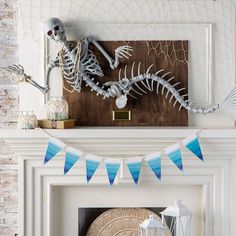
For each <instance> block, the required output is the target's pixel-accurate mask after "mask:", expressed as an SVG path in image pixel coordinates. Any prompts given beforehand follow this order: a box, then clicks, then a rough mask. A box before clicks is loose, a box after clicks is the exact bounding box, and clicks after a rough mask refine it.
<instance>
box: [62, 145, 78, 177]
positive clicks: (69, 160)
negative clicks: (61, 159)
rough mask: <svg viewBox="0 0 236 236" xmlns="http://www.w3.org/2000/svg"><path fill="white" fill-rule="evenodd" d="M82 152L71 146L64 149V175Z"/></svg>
mask: <svg viewBox="0 0 236 236" xmlns="http://www.w3.org/2000/svg"><path fill="white" fill-rule="evenodd" d="M81 155H82V152H81V151H80V150H77V149H75V148H72V147H68V148H67V149H66V158H65V165H64V175H66V174H67V172H68V171H69V170H70V169H71V168H72V166H73V165H74V164H75V163H76V162H77V161H78V160H79V158H80V157H81Z"/></svg>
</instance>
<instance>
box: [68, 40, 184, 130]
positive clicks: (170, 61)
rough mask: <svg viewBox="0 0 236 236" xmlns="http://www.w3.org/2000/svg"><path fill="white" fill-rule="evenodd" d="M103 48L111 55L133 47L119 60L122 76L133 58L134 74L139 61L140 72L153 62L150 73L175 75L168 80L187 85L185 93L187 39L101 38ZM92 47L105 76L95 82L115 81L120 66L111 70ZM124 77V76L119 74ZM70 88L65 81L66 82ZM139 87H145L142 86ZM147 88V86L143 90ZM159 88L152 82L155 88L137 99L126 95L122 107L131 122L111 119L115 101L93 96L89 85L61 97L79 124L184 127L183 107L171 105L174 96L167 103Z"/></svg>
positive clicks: (128, 72)
mask: <svg viewBox="0 0 236 236" xmlns="http://www.w3.org/2000/svg"><path fill="white" fill-rule="evenodd" d="M99 43H100V44H101V45H102V46H103V47H104V48H105V49H106V51H107V52H108V53H109V54H110V55H111V56H112V57H113V58H114V51H115V49H116V48H117V47H119V46H121V45H124V44H128V45H130V46H132V47H133V50H134V51H133V52H132V57H130V58H129V59H128V60H127V59H122V61H121V64H120V66H119V68H122V75H123V72H124V68H125V65H128V69H127V76H128V78H129V77H131V74H130V70H131V65H132V63H133V61H136V67H135V74H137V71H138V70H137V65H138V62H141V72H145V71H146V70H147V68H148V67H149V66H150V65H151V64H153V67H152V69H151V72H152V73H155V72H156V71H158V70H160V69H164V70H165V71H164V72H162V73H161V75H163V74H164V73H166V72H171V74H170V75H168V76H166V77H165V78H166V80H168V79H169V78H171V77H172V76H175V78H174V79H173V80H172V81H171V83H172V84H175V83H177V82H181V85H178V86H177V88H182V87H184V88H186V90H184V91H182V94H186V93H188V63H187V59H188V42H187V41H129V42H123V41H100V42H99ZM90 49H91V50H93V52H94V53H95V55H96V56H97V58H98V61H99V63H100V65H101V67H102V69H103V72H104V77H102V78H99V77H95V81H98V82H100V84H103V83H105V82H107V81H111V80H112V81H116V80H118V78H119V76H118V74H119V68H118V69H115V70H112V69H111V68H110V67H109V64H108V62H107V61H106V59H105V58H104V57H103V56H102V55H101V53H100V52H99V51H98V50H97V49H96V48H95V47H94V46H93V45H92V46H91V47H90ZM122 77H123V76H122ZM65 86H66V87H67V88H69V85H68V84H65ZM141 87H142V88H144V86H142V85H141ZM145 90H147V89H145ZM161 92H162V87H161V86H160V87H159V89H158V94H157V84H156V83H154V91H153V92H148V91H147V94H144V95H143V96H139V95H137V94H135V93H132V94H133V95H134V96H137V99H134V98H131V97H129V98H128V105H127V107H126V108H125V109H124V110H131V113H132V119H131V120H130V121H113V120H112V111H113V110H119V109H118V108H116V105H115V100H114V99H112V98H110V99H106V100H103V99H102V97H100V96H99V97H98V96H96V94H95V93H94V92H91V91H90V88H88V87H85V84H83V86H82V91H81V92H80V93H77V92H74V93H69V92H67V91H66V90H64V97H65V99H66V100H67V101H68V103H69V108H70V117H71V118H75V119H77V120H78V125H80V126H187V125H188V112H187V111H186V110H184V109H182V110H181V111H179V105H177V104H176V106H175V107H173V103H174V99H173V100H172V102H171V103H169V99H170V96H171V95H170V94H169V95H168V99H165V97H166V92H167V91H166V90H165V91H164V95H161Z"/></svg>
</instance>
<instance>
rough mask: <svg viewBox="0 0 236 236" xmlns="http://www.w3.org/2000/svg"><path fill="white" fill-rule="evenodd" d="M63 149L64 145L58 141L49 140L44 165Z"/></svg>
mask: <svg viewBox="0 0 236 236" xmlns="http://www.w3.org/2000/svg"><path fill="white" fill-rule="evenodd" d="M64 147H65V144H64V143H63V142H61V141H60V140H58V139H55V138H50V139H49V140H48V146H47V150H46V154H45V157H44V164H46V163H47V162H49V161H50V160H51V159H52V158H53V157H54V156H56V155H57V153H58V152H60V151H61V150H62V149H63V148H64Z"/></svg>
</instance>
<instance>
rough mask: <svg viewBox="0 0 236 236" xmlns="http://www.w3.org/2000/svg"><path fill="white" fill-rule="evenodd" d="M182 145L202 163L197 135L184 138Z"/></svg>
mask: <svg viewBox="0 0 236 236" xmlns="http://www.w3.org/2000/svg"><path fill="white" fill-rule="evenodd" d="M183 144H184V146H185V147H186V148H187V149H188V150H189V151H191V152H192V153H193V154H194V155H195V156H197V157H198V158H199V159H201V160H202V161H204V158H203V155H202V151H201V147H200V144H199V140H198V137H197V135H193V136H191V137H188V138H186V139H185V140H184V141H183Z"/></svg>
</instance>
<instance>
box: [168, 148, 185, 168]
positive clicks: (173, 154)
mask: <svg viewBox="0 0 236 236" xmlns="http://www.w3.org/2000/svg"><path fill="white" fill-rule="evenodd" d="M166 154H167V155H168V156H169V158H170V159H171V161H172V162H173V163H174V164H175V165H176V166H177V167H178V168H179V169H180V170H181V171H183V164H182V155H181V151H180V145H179V144H174V145H172V146H170V147H168V148H167V149H166Z"/></svg>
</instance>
